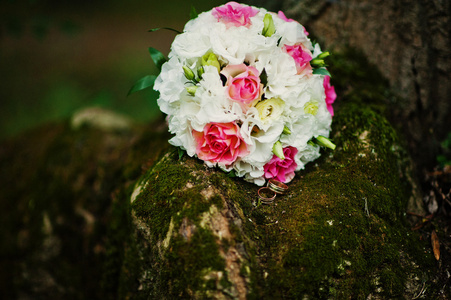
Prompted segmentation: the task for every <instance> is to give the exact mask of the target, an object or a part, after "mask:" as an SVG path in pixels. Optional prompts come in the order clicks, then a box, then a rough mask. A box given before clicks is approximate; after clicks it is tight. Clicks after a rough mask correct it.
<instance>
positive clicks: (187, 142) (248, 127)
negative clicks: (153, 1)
mask: <svg viewBox="0 0 451 300" xmlns="http://www.w3.org/2000/svg"><path fill="white" fill-rule="evenodd" d="M267 13H268V12H267V11H266V10H265V9H261V8H260V9H258V12H257V13H256V14H255V15H253V16H252V17H250V22H248V23H247V24H246V25H243V26H239V25H238V26H235V25H233V24H236V23H233V24H230V23H227V22H228V21H227V18H224V19H219V18H216V17H215V16H214V15H213V14H212V11H208V12H205V13H201V14H199V15H198V17H197V18H195V19H192V20H190V21H188V23H187V24H186V25H185V28H184V30H183V33H181V34H179V35H177V36H176V37H175V39H174V42H173V43H172V46H171V52H170V53H169V61H168V62H166V63H165V64H164V65H163V67H162V69H161V73H160V75H159V76H158V77H157V79H156V81H155V85H154V88H155V90H157V91H159V93H160V96H159V98H158V100H157V103H158V105H159V107H160V109H161V111H163V112H164V113H166V114H168V116H169V117H168V126H169V131H170V132H171V133H172V134H174V137H173V138H171V139H170V141H169V142H170V143H171V144H172V145H174V146H177V147H181V148H182V149H184V150H186V152H187V154H188V155H189V156H195V155H198V153H196V151H199V150H198V149H199V147H198V145H197V144H196V143H197V142H196V139H197V140H199V136H198V135H197V133H196V139H195V138H194V136H193V130H195V131H196V132H203V129H204V128H205V126H207V125H209V124H212V123H224V124H229V123H233V126H234V128H237V129H238V131H234V133H233V135H234V137H238V138H239V140H240V141H241V143H244V145H245V146H246V147H245V148H244V150H243V149H241V150H240V151H243V153H244V154H243V155H240V156H239V157H237V158H236V160H235V161H233V162H232V163H231V164H230V160H228V163H227V164H225V163H223V162H221V161H220V159H219V160H218V161H205V163H206V165H207V166H209V167H213V166H218V167H219V168H221V169H222V170H224V171H227V172H228V171H231V170H234V171H235V173H236V175H237V176H240V177H244V179H245V180H247V181H250V182H253V183H255V184H257V185H263V184H264V183H265V177H264V175H265V165H266V164H267V163H268V162H269V161H270V160H271V159H272V157H273V155H274V154H273V146H274V144H275V143H277V144H279V143H280V145H282V147H283V148H284V147H295V148H296V149H297V154H296V155H295V157H294V161H295V163H296V171H298V170H301V169H303V168H304V167H305V164H307V163H308V162H310V161H313V160H315V159H316V158H318V157H319V156H320V147H319V146H317V145H314V144H311V143H309V141H310V140H312V138H314V137H317V136H319V135H322V136H325V137H328V136H329V132H330V126H331V122H332V117H331V115H330V113H329V111H328V109H327V104H326V102H325V98H326V96H325V91H324V87H323V80H324V76H322V75H315V74H303V73H301V74H298V70H297V66H296V62H295V60H294V59H293V57H292V56H290V55H289V54H288V53H287V52H286V51H285V50H284V48H283V46H284V45H290V46H292V45H300V44H302V45H303V48H306V49H308V50H310V51H311V52H312V55H313V57H316V56H317V55H319V54H321V53H322V52H321V48H320V46H319V45H318V44H315V46H313V45H312V43H311V41H310V39H309V38H308V37H307V35H306V34H305V32H304V28H303V26H302V25H301V24H299V23H297V22H287V21H285V20H284V19H282V18H281V17H279V15H278V14H275V13H271V16H272V19H273V23H274V28H275V31H274V32H272V34H271V35H270V36H269V37H267V36H264V35H263V34H262V32H263V28H264V21H263V20H264V17H265V15H266V14H267ZM228 17H229V16H228ZM232 18H233V15H232ZM224 20H225V21H224ZM206 54H207V55H209V57H210V60H211V61H210V62H209V63H206V62H205V61H206V59H207V58H206V56H205V55H206ZM202 57H204V58H203V59H202ZM202 61H203V62H202ZM243 64H245V65H247V66H249V67H253V68H255V69H253V70H257V71H258V74H254V73H257V71H254V72H253V74H251V75H249V74H248V75H246V76H257V77H259V78H258V79H257V80H258V82H260V83H261V84H262V85H263V88H262V91H260V92H259V97H258V99H257V100H256V101H255V102H253V103H250V104H249V105H247V106H245V108H243V105H241V103H240V102H239V101H232V100H231V99H230V97H228V96H227V93H228V89H227V85H226V80H227V78H225V77H224V76H223V75H222V74H223V73H224V72H223V70H224V68H226V67H227V66H233V65H243ZM184 68H185V70H188V69H189V70H190V71H192V73H191V72H189V75H190V76H189V79H190V80H188V79H187V78H186V77H185V75H184ZM254 79H255V78H254ZM254 79H253V80H254ZM233 80H242V81H240V82H239V84H240V85H245V84H246V80H250V79H249V78H244V77H243V78H240V77H239V75H237V76H236V77H233ZM254 82H255V80H254ZM260 88H261V85H260ZM188 91H189V92H188ZM251 92H254V90H253V89H252V88H249V89H242V90H240V92H239V93H251ZM229 96H230V95H229ZM246 96H249V95H248V94H243V95H241V94H240V95H239V97H237V99H239V98H243V99H246ZM229 125H230V124H229ZM284 128H286V129H288V130H285V131H284ZM218 135H219V133H218ZM212 140H214V138H213V139H212ZM240 145H241V144H240ZM217 147H218V148H217V149H220V148H221V147H222V146H221V145H217ZM214 149H216V148H214ZM218 157H221V156H220V155H219V156H218ZM291 178H292V176H290V179H289V180H291Z"/></svg>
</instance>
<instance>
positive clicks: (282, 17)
mask: <svg viewBox="0 0 451 300" xmlns="http://www.w3.org/2000/svg"><path fill="white" fill-rule="evenodd" d="M277 15H278V16H279V18H281V19H282V20H284V21H285V22H296V21H295V20H293V19H288V18H287V17H286V16H285V14H284V13H283V11H281V10H279V13H278V14H277ZM303 28H304V33H305V35H308V32H307V30H306V29H305V27H303Z"/></svg>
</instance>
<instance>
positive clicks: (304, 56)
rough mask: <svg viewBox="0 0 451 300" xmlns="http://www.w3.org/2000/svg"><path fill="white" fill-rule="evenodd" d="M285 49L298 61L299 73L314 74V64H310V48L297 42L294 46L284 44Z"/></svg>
mask: <svg viewBox="0 0 451 300" xmlns="http://www.w3.org/2000/svg"><path fill="white" fill-rule="evenodd" d="M283 49H284V50H285V51H286V52H287V53H288V54H289V55H290V56H291V57H293V59H294V61H295V62H296V69H297V72H298V74H301V73H304V74H306V75H311V74H312V66H311V65H310V61H311V60H312V53H311V52H310V50H309V49H307V48H305V46H304V45H302V44H295V45H293V46H290V45H284V46H283Z"/></svg>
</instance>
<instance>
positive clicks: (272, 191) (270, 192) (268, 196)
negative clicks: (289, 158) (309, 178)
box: [258, 179, 288, 204]
mask: <svg viewBox="0 0 451 300" xmlns="http://www.w3.org/2000/svg"><path fill="white" fill-rule="evenodd" d="M287 190H288V186H287V185H286V184H285V183H283V182H280V181H278V180H275V179H270V180H269V181H268V185H267V186H265V187H262V188H260V189H259V190H258V198H259V199H260V201H261V202H262V203H263V204H271V203H273V202H274V199H276V196H277V194H281V195H283V194H285V193H286V191H287Z"/></svg>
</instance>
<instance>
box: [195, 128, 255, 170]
mask: <svg viewBox="0 0 451 300" xmlns="http://www.w3.org/2000/svg"><path fill="white" fill-rule="evenodd" d="M193 137H194V139H195V140H196V142H197V147H196V154H197V156H198V157H199V158H200V159H202V160H204V161H209V162H212V163H216V162H219V163H223V164H225V165H230V164H232V163H233V162H234V161H235V160H236V159H237V158H238V157H242V156H245V155H247V154H248V153H249V151H248V150H247V145H246V143H245V142H244V141H243V139H242V138H241V135H240V128H239V127H238V125H237V124H235V123H234V122H232V123H209V124H207V125H206V126H205V127H204V130H203V131H202V132H199V131H196V130H193Z"/></svg>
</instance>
